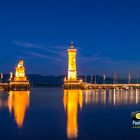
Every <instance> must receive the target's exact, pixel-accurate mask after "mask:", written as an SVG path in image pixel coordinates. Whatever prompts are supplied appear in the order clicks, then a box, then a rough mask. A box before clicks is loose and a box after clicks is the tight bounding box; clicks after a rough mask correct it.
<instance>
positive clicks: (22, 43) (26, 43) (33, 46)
mask: <svg viewBox="0 0 140 140" xmlns="http://www.w3.org/2000/svg"><path fill="white" fill-rule="evenodd" d="M13 44H16V45H18V46H22V47H26V48H37V49H43V48H42V47H41V46H38V45H34V44H31V43H28V42H21V41H17V40H14V41H13Z"/></svg>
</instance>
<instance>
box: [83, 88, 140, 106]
mask: <svg viewBox="0 0 140 140" xmlns="http://www.w3.org/2000/svg"><path fill="white" fill-rule="evenodd" d="M83 96H84V103H85V104H110V105H113V106H117V105H130V104H138V103H140V90H139V89H135V90H121V89H120V90H116V89H113V90H108V91H106V90H100V91H96V90H93V91H90V90H86V91H83Z"/></svg>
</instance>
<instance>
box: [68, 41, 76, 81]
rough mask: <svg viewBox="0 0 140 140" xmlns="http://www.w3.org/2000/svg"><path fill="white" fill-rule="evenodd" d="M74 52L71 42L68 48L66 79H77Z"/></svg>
mask: <svg viewBox="0 0 140 140" xmlns="http://www.w3.org/2000/svg"><path fill="white" fill-rule="evenodd" d="M76 52H77V50H76V49H75V48H74V46H73V44H71V46H70V48H69V49H68V80H69V81H71V80H77V70H76Z"/></svg>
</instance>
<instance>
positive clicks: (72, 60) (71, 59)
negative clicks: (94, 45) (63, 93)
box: [64, 41, 83, 89]
mask: <svg viewBox="0 0 140 140" xmlns="http://www.w3.org/2000/svg"><path fill="white" fill-rule="evenodd" d="M76 53H77V50H76V49H75V47H74V43H73V41H71V43H70V47H69V49H68V77H67V78H65V79H64V88H65V89H80V88H81V86H82V83H83V82H82V80H78V78H77V68H76Z"/></svg>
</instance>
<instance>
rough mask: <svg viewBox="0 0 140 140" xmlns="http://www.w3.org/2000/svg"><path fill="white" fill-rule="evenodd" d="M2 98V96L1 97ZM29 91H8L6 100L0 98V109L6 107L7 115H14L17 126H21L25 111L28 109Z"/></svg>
mask: <svg viewBox="0 0 140 140" xmlns="http://www.w3.org/2000/svg"><path fill="white" fill-rule="evenodd" d="M1 97H2V95H1ZM29 102H30V91H10V92H9V93H8V98H7V99H6V100H5V99H3V98H0V108H1V107H8V110H9V114H10V115H12V113H13V114H14V119H15V122H16V124H17V126H18V127H19V128H20V127H22V126H23V123H24V118H25V114H26V110H27V108H28V107H29Z"/></svg>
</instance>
